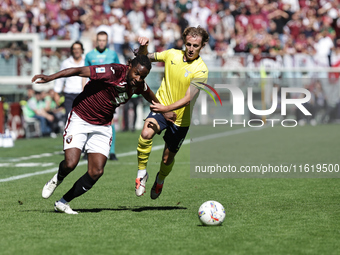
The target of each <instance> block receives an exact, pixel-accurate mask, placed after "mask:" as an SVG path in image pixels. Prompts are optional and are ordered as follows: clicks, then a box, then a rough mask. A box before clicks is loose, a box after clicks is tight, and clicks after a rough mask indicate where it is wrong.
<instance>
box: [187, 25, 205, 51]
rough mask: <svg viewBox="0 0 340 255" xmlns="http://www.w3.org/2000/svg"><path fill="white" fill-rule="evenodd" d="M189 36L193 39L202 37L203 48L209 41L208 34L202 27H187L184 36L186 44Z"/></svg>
mask: <svg viewBox="0 0 340 255" xmlns="http://www.w3.org/2000/svg"><path fill="white" fill-rule="evenodd" d="M188 35H190V36H192V37H196V36H201V37H202V46H204V45H205V44H206V43H207V42H208V41H209V34H208V32H207V31H206V30H205V29H204V28H202V27H201V26H198V27H187V28H186V29H185V30H184V32H183V34H182V37H183V40H184V42H186V41H187V36H188Z"/></svg>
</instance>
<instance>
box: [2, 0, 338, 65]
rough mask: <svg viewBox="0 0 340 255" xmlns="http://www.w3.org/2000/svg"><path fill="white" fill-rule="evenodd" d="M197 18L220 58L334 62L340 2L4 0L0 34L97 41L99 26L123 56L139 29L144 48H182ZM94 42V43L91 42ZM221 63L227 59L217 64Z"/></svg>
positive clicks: (336, 52)
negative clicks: (298, 57) (256, 55)
mask: <svg viewBox="0 0 340 255" xmlns="http://www.w3.org/2000/svg"><path fill="white" fill-rule="evenodd" d="M198 24H200V25H201V26H203V27H204V28H206V29H207V30H208V32H209V34H210V41H209V46H210V48H211V50H212V51H213V52H215V53H216V54H217V56H219V57H221V58H223V59H225V58H226V57H228V56H229V57H230V56H233V55H234V54H235V53H240V52H242V53H243V52H250V53H252V51H256V52H257V51H259V50H260V51H261V53H267V54H270V55H271V56H275V55H281V56H283V55H285V54H290V55H291V54H294V53H301V52H304V53H308V54H310V55H313V56H315V58H314V59H316V60H317V61H319V63H317V65H318V66H320V65H321V66H330V65H334V66H338V65H339V63H340V61H339V60H340V54H339V51H336V50H334V51H333V54H332V59H330V58H329V57H328V56H329V55H330V53H331V50H332V49H335V48H338V47H339V46H340V4H339V1H338V0H279V1H273V0H257V1H249V0H219V1H216V0H198V1H197V0H196V1H195V0H139V1H132V0H126V1H123V0H116V1H114V0H61V1H59V0H46V1H40V0H4V1H1V4H0V33H8V34H10V33H38V34H39V35H40V38H41V39H47V40H62V39H70V40H73V41H76V40H82V39H83V38H84V37H87V38H90V39H91V40H94V38H95V34H96V32H97V31H98V30H104V31H106V32H107V33H108V34H109V36H110V47H111V48H113V49H115V51H116V52H117V53H118V54H120V55H124V56H129V55H130V54H131V52H130V48H133V47H134V46H135V44H136V38H137V37H138V36H140V35H143V36H146V37H149V38H150V45H149V50H150V52H151V51H162V50H165V49H168V48H172V47H175V48H176V47H177V48H180V47H182V45H183V42H182V40H181V38H180V35H181V32H182V31H183V29H184V28H185V27H187V26H188V25H189V26H197V25H198ZM94 43H95V42H94V41H93V45H94ZM2 53H3V54H4V52H2ZM221 63H222V64H223V63H224V61H222V62H221Z"/></svg>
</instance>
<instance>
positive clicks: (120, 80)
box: [73, 64, 149, 125]
mask: <svg viewBox="0 0 340 255" xmlns="http://www.w3.org/2000/svg"><path fill="white" fill-rule="evenodd" d="M89 68H90V70H91V76H90V81H89V82H88V83H87V84H86V86H85V88H84V91H83V92H81V93H80V94H79V95H78V96H77V97H76V99H75V100H74V101H73V111H74V112H75V113H76V114H77V115H78V116H79V117H80V118H82V119H83V120H85V121H86V122H88V123H91V124H94V125H110V123H111V120H112V117H113V114H114V112H115V109H116V108H117V107H118V106H119V105H121V104H125V103H126V102H127V101H128V100H129V99H130V98H131V96H132V95H133V94H141V93H142V92H143V91H148V90H149V87H148V85H147V84H146V83H143V84H141V86H140V87H138V88H137V89H136V90H135V91H133V90H132V88H131V87H130V86H129V85H128V84H127V81H126V72H127V69H128V66H127V65H121V64H108V65H94V66H89Z"/></svg>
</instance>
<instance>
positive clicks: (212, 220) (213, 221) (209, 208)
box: [198, 201, 225, 226]
mask: <svg viewBox="0 0 340 255" xmlns="http://www.w3.org/2000/svg"><path fill="white" fill-rule="evenodd" d="M198 218H199V220H200V221H201V222H202V224H203V225H207V226H216V225H221V224H222V223H223V221H224V218H225V210H224V207H223V205H221V204H220V203H219V202H216V201H206V202H204V203H203V204H202V205H201V206H200V208H199V209H198Z"/></svg>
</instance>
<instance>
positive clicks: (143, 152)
mask: <svg viewBox="0 0 340 255" xmlns="http://www.w3.org/2000/svg"><path fill="white" fill-rule="evenodd" d="M151 148H152V139H149V140H148V139H143V138H142V136H141V135H140V136H139V140H138V146H137V157H138V170H144V169H146V165H147V164H148V160H149V155H150V152H151Z"/></svg>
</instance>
